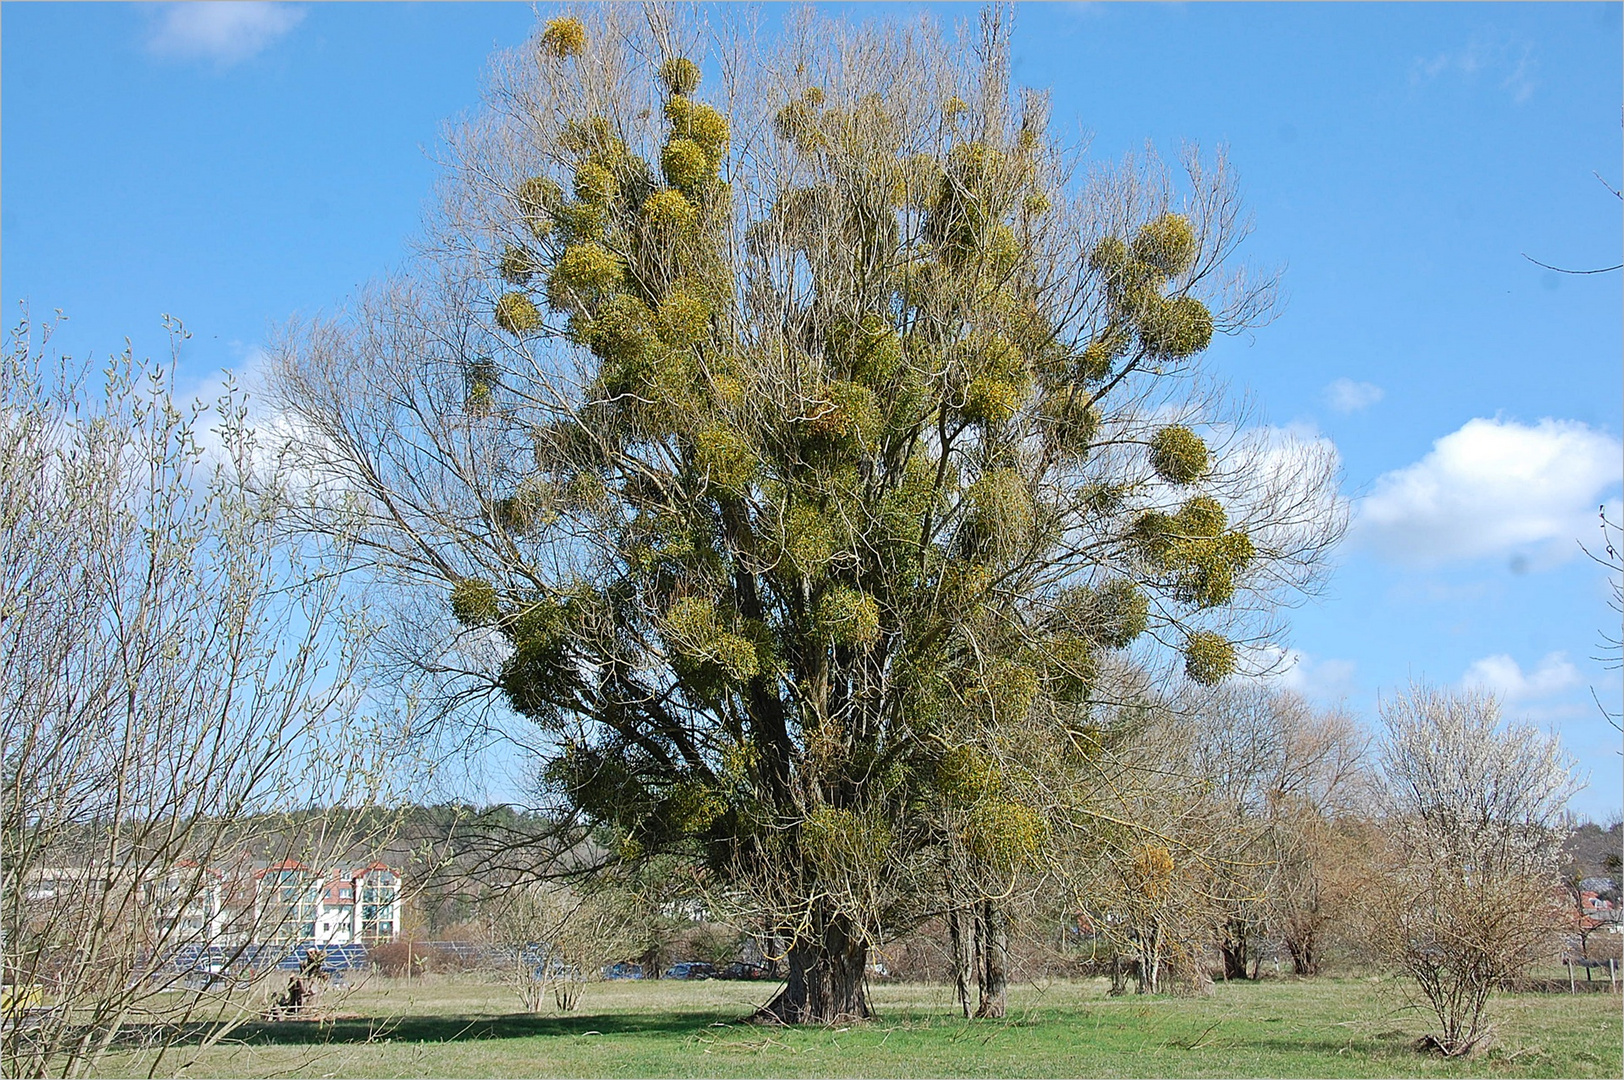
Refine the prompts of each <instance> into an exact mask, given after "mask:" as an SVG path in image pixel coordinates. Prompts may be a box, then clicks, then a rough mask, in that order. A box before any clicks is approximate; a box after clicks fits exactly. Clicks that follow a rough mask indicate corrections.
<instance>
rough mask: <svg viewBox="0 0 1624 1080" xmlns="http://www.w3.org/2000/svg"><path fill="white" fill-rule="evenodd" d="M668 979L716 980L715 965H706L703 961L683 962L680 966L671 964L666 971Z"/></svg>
mask: <svg viewBox="0 0 1624 1080" xmlns="http://www.w3.org/2000/svg"><path fill="white" fill-rule="evenodd" d="M665 977H666V978H668V979H714V978H716V965H715V964H707V963H705V962H704V961H703V960H684V961H683V962H682V963H680V964H672V965H671V967H670V968H669V969H668V970H667V971H666V973H665Z"/></svg>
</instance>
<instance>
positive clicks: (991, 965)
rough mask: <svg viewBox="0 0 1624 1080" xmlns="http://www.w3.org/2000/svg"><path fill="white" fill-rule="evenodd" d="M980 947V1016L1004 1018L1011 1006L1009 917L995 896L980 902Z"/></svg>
mask: <svg viewBox="0 0 1624 1080" xmlns="http://www.w3.org/2000/svg"><path fill="white" fill-rule="evenodd" d="M976 949H977V951H978V952H979V953H980V954H981V962H980V964H979V965H978V971H977V976H978V978H977V981H978V982H979V983H980V990H981V1001H980V1003H979V1004H978V1005H977V1006H976V1016H978V1017H982V1018H990V1019H995V1020H996V1019H1001V1018H1002V1017H1003V1016H1004V1013H1005V1012H1006V1011H1007V1009H1008V995H1007V989H1008V984H1009V918H1008V917H1007V916H1006V915H1005V914H1004V912H1003V910H1002V909H1001V908H999V906H998V905H997V904H996V903H994V902H993V901H991V900H983V901H981V903H980V904H978V905H976Z"/></svg>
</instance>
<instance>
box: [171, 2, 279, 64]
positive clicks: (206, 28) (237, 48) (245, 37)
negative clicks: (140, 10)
mask: <svg viewBox="0 0 1624 1080" xmlns="http://www.w3.org/2000/svg"><path fill="white" fill-rule="evenodd" d="M304 17H305V12H304V8H302V7H295V6H293V5H290V4H275V3H268V2H265V0H234V2H229V3H228V2H223V0H206V2H197V3H181V4H165V5H164V6H163V9H162V11H161V13H160V14H159V17H158V19H157V21H156V25H155V26H154V27H153V28H152V34H151V36H150V37H149V38H148V40H147V45H148V47H149V48H150V49H151V50H152V51H153V52H155V53H157V54H158V55H160V56H175V57H180V58H182V59H187V60H213V61H214V62H215V63H217V64H219V65H220V66H222V67H225V66H229V65H231V64H235V63H237V62H238V61H240V60H246V59H248V58H249V57H251V56H254V55H255V54H257V53H259V52H261V51H263V50H264V49H265V48H266V47H268V46H270V45H272V44H273V43H275V42H276V41H277V39H279V38H281V37H283V36H284V35H286V34H287V33H288V32H289V31H290V30H292V29H293V28H294V27H295V26H298V25H299V23H300V22H301V21H302V20H303V19H304Z"/></svg>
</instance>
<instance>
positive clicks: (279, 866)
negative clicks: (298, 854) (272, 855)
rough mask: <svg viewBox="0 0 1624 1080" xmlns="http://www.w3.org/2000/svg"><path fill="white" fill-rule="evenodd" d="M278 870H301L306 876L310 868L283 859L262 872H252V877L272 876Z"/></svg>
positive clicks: (300, 863)
mask: <svg viewBox="0 0 1624 1080" xmlns="http://www.w3.org/2000/svg"><path fill="white" fill-rule="evenodd" d="M278 870H303V871H304V872H305V873H307V874H308V873H309V872H310V867H308V866H306V865H305V864H304V863H302V862H295V861H294V860H293V859H283V860H282V861H281V862H274V863H272V864H271V865H269V866H267V867H266V868H265V869H263V870H256V871H254V876H255V877H257V878H262V877H264V876H265V875H266V874H273V873H276V872H277V871H278Z"/></svg>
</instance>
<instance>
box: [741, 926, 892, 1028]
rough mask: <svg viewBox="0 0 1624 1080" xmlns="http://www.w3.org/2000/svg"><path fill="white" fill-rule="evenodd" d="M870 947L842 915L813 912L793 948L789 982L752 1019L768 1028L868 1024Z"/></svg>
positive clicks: (790, 957)
mask: <svg viewBox="0 0 1624 1080" xmlns="http://www.w3.org/2000/svg"><path fill="white" fill-rule="evenodd" d="M867 970H868V943H867V941H866V940H865V938H864V936H863V935H862V933H861V932H860V931H859V930H858V928H857V927H856V926H855V925H853V923H852V921H851V920H850V919H849V918H847V917H846V916H844V915H840V914H828V913H825V912H815V913H814V914H813V919H812V926H811V928H810V930H809V931H808V932H807V933H806V934H805V935H804V936H802V937H799V938H797V939H796V940H795V941H794V942H793V943H792V944H791V945H790V948H789V980H788V981H787V982H786V983H785V985H784V988H783V989H782V990H780V991H779V992H778V995H777V996H776V997H774V998H773V999H772V1000H771V1001H769V1002H768V1003H767V1004H765V1005H763V1006H762V1007H761V1008H760V1009H758V1010H757V1011H756V1014H755V1016H754V1017H752V1019H754V1020H756V1021H757V1022H758V1023H769V1024H837V1023H845V1022H849V1021H852V1020H867V1019H869V1018H870V1017H872V1016H873V1015H874V1014H873V1011H872V1010H871V1009H870V1008H869V1004H868V988H867V977H866V976H867Z"/></svg>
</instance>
